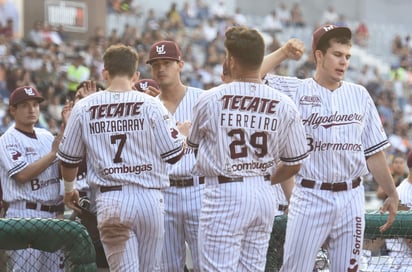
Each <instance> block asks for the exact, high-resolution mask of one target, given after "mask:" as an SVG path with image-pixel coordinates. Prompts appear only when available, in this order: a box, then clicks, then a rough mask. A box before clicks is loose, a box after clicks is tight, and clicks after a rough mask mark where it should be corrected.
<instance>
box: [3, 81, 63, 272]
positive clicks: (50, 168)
mask: <svg viewBox="0 0 412 272" xmlns="http://www.w3.org/2000/svg"><path fill="white" fill-rule="evenodd" d="M43 100H44V98H43V97H42V96H41V95H40V93H39V92H38V91H37V90H36V89H35V88H34V87H31V86H23V87H19V88H17V89H15V90H14V91H13V92H12V93H11V95H10V100H9V111H10V113H11V115H12V116H13V118H14V120H15V125H14V127H11V128H9V129H8V130H7V131H6V132H5V133H4V134H3V135H2V136H1V137H0V147H1V148H0V180H1V187H2V189H3V200H4V201H5V202H7V205H8V209H7V211H6V216H5V217H6V218H22V217H25V218H56V217H57V216H60V217H61V216H62V214H63V212H64V205H63V202H62V200H63V198H62V195H61V194H60V178H59V177H60V175H59V168H58V164H57V159H56V152H57V149H58V145H59V143H60V140H61V135H57V136H56V137H54V136H53V135H52V134H51V133H50V132H49V131H47V130H45V129H41V128H37V127H35V125H36V124H37V122H38V119H39V115H40V102H42V101H43ZM62 257H63V256H61V254H60V253H48V252H43V251H39V250H35V249H25V250H19V251H12V252H11V256H10V261H11V262H10V264H11V266H12V270H13V271H17V270H19V271H60V270H62V269H63V267H62V263H63V262H62V261H63V259H62Z"/></svg>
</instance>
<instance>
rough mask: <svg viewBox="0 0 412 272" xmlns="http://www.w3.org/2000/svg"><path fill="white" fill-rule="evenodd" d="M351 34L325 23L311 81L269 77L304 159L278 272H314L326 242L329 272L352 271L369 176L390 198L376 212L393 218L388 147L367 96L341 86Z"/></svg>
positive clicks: (394, 204)
mask: <svg viewBox="0 0 412 272" xmlns="http://www.w3.org/2000/svg"><path fill="white" fill-rule="evenodd" d="M351 36H352V34H351V31H350V29H349V28H346V27H337V26H334V25H324V26H321V27H319V28H318V29H316V30H315V32H314V33H313V42H312V53H313V54H314V58H315V62H316V71H315V75H314V77H313V78H309V79H305V80H299V79H297V78H291V77H290V78H289V77H278V76H274V75H267V76H266V78H265V79H266V81H267V83H268V84H269V86H272V87H274V88H277V89H281V90H282V91H284V93H286V94H287V95H289V96H290V97H291V98H292V100H293V101H294V102H295V104H296V105H297V106H298V109H299V111H300V114H301V118H302V121H303V125H304V127H305V132H306V137H307V144H308V145H309V149H310V158H309V160H308V161H307V162H305V163H304V164H303V165H302V168H301V170H300V171H299V173H298V174H297V175H296V177H295V181H296V184H295V185H296V186H295V188H294V190H293V193H292V197H291V200H290V205H289V213H288V222H287V228H286V238H285V239H286V241H285V247H284V263H283V266H282V268H281V271H299V272H302V271H312V269H313V265H314V262H315V258H316V254H317V252H318V250H319V248H320V247H321V246H322V244H323V243H324V242H325V241H326V240H327V241H328V244H327V246H328V252H329V257H330V260H331V264H330V265H331V266H330V267H331V271H357V269H358V267H359V264H360V256H361V250H362V246H363V231H364V227H365V219H364V213H365V208H364V188H363V185H362V183H361V176H363V175H366V174H367V173H368V170H369V171H370V172H371V173H372V175H373V176H374V177H375V179H376V181H377V182H378V184H379V185H380V186H381V187H382V189H383V190H384V191H385V193H386V194H387V195H388V196H389V197H388V198H387V200H386V201H385V203H384V204H383V207H382V208H381V212H386V211H389V216H388V220H387V222H386V223H385V224H384V225H383V226H381V227H380V231H384V230H386V229H388V228H389V227H390V226H391V224H392V223H393V221H394V220H395V215H396V209H397V203H398V194H397V193H396V189H395V186H394V184H393V181H392V178H391V175H390V173H389V170H388V167H387V165H386V158H385V154H384V149H385V148H387V147H388V146H389V142H388V139H387V137H386V135H385V133H384V130H383V127H382V124H381V121H380V119H379V115H378V112H377V110H376V108H375V105H374V103H373V100H372V98H371V97H370V95H369V94H368V92H367V90H366V89H365V88H363V87H362V86H360V85H356V84H352V83H348V82H345V81H343V80H342V79H343V76H344V74H345V72H346V69H347V68H348V66H349V59H350V50H351Z"/></svg>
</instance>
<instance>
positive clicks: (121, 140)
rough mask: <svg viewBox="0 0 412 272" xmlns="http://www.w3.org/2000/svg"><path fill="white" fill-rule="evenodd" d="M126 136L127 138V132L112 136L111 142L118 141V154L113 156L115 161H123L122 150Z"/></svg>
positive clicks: (115, 142)
mask: <svg viewBox="0 0 412 272" xmlns="http://www.w3.org/2000/svg"><path fill="white" fill-rule="evenodd" d="M126 138H127V137H126V134H118V135H112V136H110V141H111V144H117V143H118V145H117V151H116V155H115V156H114V158H113V162H114V163H119V162H123V159H122V157H121V155H122V150H123V147H124V144H125V143H126Z"/></svg>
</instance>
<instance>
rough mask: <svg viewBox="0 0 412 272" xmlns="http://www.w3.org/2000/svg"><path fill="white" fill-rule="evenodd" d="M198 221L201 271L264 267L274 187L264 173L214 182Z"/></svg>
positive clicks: (206, 194) (271, 225)
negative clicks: (238, 180)
mask: <svg viewBox="0 0 412 272" xmlns="http://www.w3.org/2000/svg"><path fill="white" fill-rule="evenodd" d="M209 179H211V178H206V188H205V192H204V195H203V200H202V208H201V213H200V223H199V254H200V266H201V271H208V272H210V271H225V272H231V271H233V272H234V271H236V272H239V271H264V268H265V262H266V253H267V248H268V243H269V238H270V234H271V231H272V227H273V220H274V217H275V206H276V199H275V194H274V188H273V187H272V186H271V185H270V182H269V181H264V180H263V177H248V178H244V181H243V182H233V183H225V184H211V182H210V181H209V183H208V180H209Z"/></svg>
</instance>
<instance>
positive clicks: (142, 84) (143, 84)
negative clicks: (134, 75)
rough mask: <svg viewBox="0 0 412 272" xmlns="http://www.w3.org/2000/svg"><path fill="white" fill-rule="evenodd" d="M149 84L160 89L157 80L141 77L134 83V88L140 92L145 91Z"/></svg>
mask: <svg viewBox="0 0 412 272" xmlns="http://www.w3.org/2000/svg"><path fill="white" fill-rule="evenodd" d="M149 86H152V87H153V88H156V89H160V87H159V85H158V84H157V82H156V81H154V80H153V79H141V80H139V81H138V82H136V83H135V84H134V87H135V88H136V90H138V91H140V92H145V91H146V90H147V89H149Z"/></svg>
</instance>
